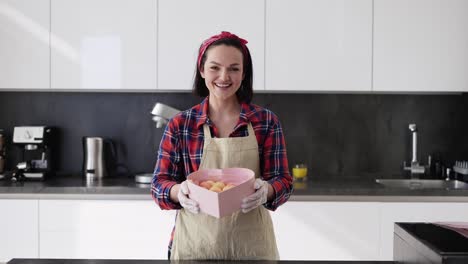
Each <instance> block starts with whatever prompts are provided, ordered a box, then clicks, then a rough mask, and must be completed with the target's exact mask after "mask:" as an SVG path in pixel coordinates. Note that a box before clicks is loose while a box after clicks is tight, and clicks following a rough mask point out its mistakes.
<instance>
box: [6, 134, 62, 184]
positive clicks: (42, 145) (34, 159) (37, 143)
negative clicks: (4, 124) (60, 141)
mask: <svg viewBox="0 0 468 264" xmlns="http://www.w3.org/2000/svg"><path fill="white" fill-rule="evenodd" d="M54 133H55V129H53V128H52V127H48V126H18V127H15V128H14V130H13V144H15V145H16V146H19V147H20V148H21V150H22V153H21V154H22V157H21V161H20V162H19V163H18V164H17V165H16V168H15V169H14V171H13V174H12V180H22V179H31V180H42V179H44V178H45V177H46V176H48V175H50V174H52V173H53V170H52V169H53V165H54V164H53V162H52V155H53V149H54V148H55V146H54V143H53V142H54V141H55V140H54V138H55V136H54Z"/></svg>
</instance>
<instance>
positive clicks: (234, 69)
mask: <svg viewBox="0 0 468 264" xmlns="http://www.w3.org/2000/svg"><path fill="white" fill-rule="evenodd" d="M231 71H233V72H237V71H239V68H231Z"/></svg>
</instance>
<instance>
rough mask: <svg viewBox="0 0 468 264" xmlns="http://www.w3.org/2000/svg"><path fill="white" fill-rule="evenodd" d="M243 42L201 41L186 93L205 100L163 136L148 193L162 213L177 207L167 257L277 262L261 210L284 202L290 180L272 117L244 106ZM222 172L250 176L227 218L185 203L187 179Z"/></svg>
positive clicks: (248, 78) (248, 86)
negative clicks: (249, 190) (248, 187)
mask: <svg viewBox="0 0 468 264" xmlns="http://www.w3.org/2000/svg"><path fill="white" fill-rule="evenodd" d="M246 44H247V41H246V40H244V39H242V38H239V37H238V36H236V35H234V34H231V33H229V32H222V33H221V34H218V35H215V36H212V37H210V38H209V39H207V40H205V41H204V42H203V43H202V45H201V46H200V50H199V54H198V60H197V65H196V74H195V80H194V84H193V91H194V93H195V94H196V95H198V96H200V97H205V99H204V100H203V101H202V102H201V103H200V104H198V105H196V106H194V107H192V108H191V109H188V110H186V111H183V112H181V113H179V114H177V115H176V116H175V117H174V118H172V119H171V120H170V121H169V123H168V125H167V127H166V129H165V131H164V135H163V138H162V140H161V144H160V147H159V153H158V161H157V163H156V166H155V171H154V177H153V181H152V188H151V190H152V195H153V199H154V200H155V201H156V203H157V204H158V205H159V206H160V207H161V208H162V209H167V210H169V209H177V210H179V211H178V213H177V217H176V224H175V227H174V229H173V233H172V239H171V241H170V243H169V258H170V259H228V260H239V259H272V260H276V259H278V258H279V256H278V250H277V246H276V238H275V233H274V229H273V224H272V220H271V218H270V214H269V212H268V211H267V209H268V210H275V209H276V208H278V206H280V205H282V204H283V203H285V202H286V201H287V200H288V199H289V196H290V194H291V191H292V178H291V176H290V175H289V170H288V161H287V157H286V146H285V142H284V137H283V131H282V128H281V124H280V122H279V120H278V118H277V117H276V115H275V114H274V113H273V112H271V111H270V110H268V109H265V108H263V107H260V106H257V105H254V104H251V103H250V102H251V100H252V95H253V92H252V91H253V87H252V80H253V73H252V60H251V56H250V52H249V49H248V48H247V45H246ZM225 168H247V169H250V170H252V171H253V172H255V178H256V179H255V181H254V186H253V187H254V188H255V192H254V193H253V194H251V195H250V196H247V197H246V198H244V199H243V200H242V204H241V210H239V211H236V212H234V213H232V214H230V215H227V216H224V217H221V218H216V217H213V216H210V215H208V214H205V213H200V206H199V204H198V203H197V202H196V201H194V200H192V199H191V198H190V194H189V188H188V183H187V176H188V175H190V174H191V173H192V172H195V171H198V170H199V169H225Z"/></svg>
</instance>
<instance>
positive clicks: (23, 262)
mask: <svg viewBox="0 0 468 264" xmlns="http://www.w3.org/2000/svg"><path fill="white" fill-rule="evenodd" d="M166 263H168V264H169V263H181V264H192V263H198V264H227V263H257V264H273V263H278V264H283V263H284V264H288V263H317V264H319V263H324V264H325V263H326V264H342V263H356V264H357V263H367V264H377V263H394V262H393V261H306V260H301V261H288V260H281V261H261V260H260V261H252V260H244V261H213V260H210V261H190V260H186V261H169V260H90V259H88V260H81V259H13V260H11V261H9V262H7V264H166Z"/></svg>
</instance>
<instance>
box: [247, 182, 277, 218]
mask: <svg viewBox="0 0 468 264" xmlns="http://www.w3.org/2000/svg"><path fill="white" fill-rule="evenodd" d="M269 185H270V184H269V183H268V182H266V181H264V180H261V179H256V180H255V183H254V187H255V189H256V190H257V191H256V192H255V193H253V194H251V195H250V196H248V197H246V198H244V199H243V200H242V204H241V208H242V212H243V213H248V212H250V211H252V210H253V209H255V208H257V207H258V206H260V205H262V204H264V203H266V202H267V200H268V186H269Z"/></svg>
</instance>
